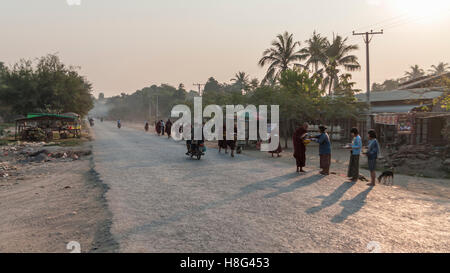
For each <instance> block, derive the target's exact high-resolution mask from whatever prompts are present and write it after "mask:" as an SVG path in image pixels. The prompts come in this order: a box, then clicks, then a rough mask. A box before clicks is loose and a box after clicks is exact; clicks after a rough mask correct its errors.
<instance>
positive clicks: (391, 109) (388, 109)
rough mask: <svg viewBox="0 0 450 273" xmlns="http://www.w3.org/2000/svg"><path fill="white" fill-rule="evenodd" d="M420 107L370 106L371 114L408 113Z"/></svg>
mask: <svg viewBox="0 0 450 273" xmlns="http://www.w3.org/2000/svg"><path fill="white" fill-rule="evenodd" d="M420 106H421V105H391V106H372V108H371V110H372V113H408V112H410V111H411V110H413V109H414V108H416V107H420Z"/></svg>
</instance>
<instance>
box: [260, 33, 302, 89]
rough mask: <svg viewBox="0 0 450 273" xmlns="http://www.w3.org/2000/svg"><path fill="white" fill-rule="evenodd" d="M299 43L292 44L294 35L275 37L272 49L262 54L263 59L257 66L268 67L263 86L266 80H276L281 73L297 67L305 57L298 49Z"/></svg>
mask: <svg viewBox="0 0 450 273" xmlns="http://www.w3.org/2000/svg"><path fill="white" fill-rule="evenodd" d="M299 47H300V42H294V35H293V34H289V33H288V32H284V33H283V34H279V35H277V39H276V40H274V41H273V42H272V47H271V48H268V49H266V50H265V51H264V52H263V57H262V58H261V59H260V60H259V65H260V66H261V67H264V66H265V65H269V68H268V69H267V73H266V76H265V77H264V79H263V81H262V82H263V84H265V83H266V82H267V81H268V80H272V81H273V80H277V79H278V77H279V75H280V74H281V72H284V71H286V70H288V69H289V68H292V67H293V66H294V65H299V63H297V62H299V61H302V60H304V59H305V58H306V57H307V56H306V55H305V54H304V53H302V52H301V50H299V49H298V48H299Z"/></svg>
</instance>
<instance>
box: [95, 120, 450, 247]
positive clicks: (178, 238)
mask: <svg viewBox="0 0 450 273" xmlns="http://www.w3.org/2000/svg"><path fill="white" fill-rule="evenodd" d="M139 127H143V126H139ZM94 130H95V131H96V132H97V133H98V134H97V135H98V137H97V139H96V141H95V142H94V143H93V149H94V162H95V170H96V172H98V174H99V177H100V179H101V180H102V181H103V182H104V183H106V184H107V185H108V186H109V188H110V189H109V190H108V192H107V194H106V197H107V200H108V205H109V208H110V209H111V212H112V213H113V221H112V228H111V233H112V234H113V237H114V239H115V240H116V241H117V242H118V243H119V251H120V252H163V253H166V252H208V253H209V252H283V253H284V252H368V251H370V249H368V245H370V244H373V242H374V241H375V242H378V244H379V246H380V247H381V251H382V252H447V253H448V252H450V243H449V242H450V232H449V230H450V221H449V219H450V201H449V199H448V198H444V197H440V196H435V195H425V194H421V193H417V192H412V191H407V190H405V189H403V188H400V187H398V188H395V187H386V186H377V187H368V186H366V183H365V182H358V183H350V182H347V180H346V179H345V178H344V177H342V176H340V175H331V176H328V177H324V176H321V175H319V174H318V171H317V168H314V167H312V166H313V165H312V164H311V166H310V167H309V169H308V172H307V173H306V174H303V175H299V174H297V173H295V171H294V168H293V165H290V164H286V163H285V162H282V161H281V160H275V159H274V160H272V159H267V158H256V157H254V156H249V155H247V154H243V155H239V156H236V157H235V158H231V157H230V156H226V155H224V154H223V153H222V154H219V153H218V151H217V150H216V149H212V148H210V149H208V151H207V154H206V156H205V157H204V158H202V160H200V161H198V160H192V159H190V158H188V157H186V156H185V155H184V153H185V146H184V143H177V142H174V141H173V140H171V139H167V138H164V137H157V136H155V135H154V134H151V133H145V132H144V131H143V129H142V128H140V129H138V130H135V129H133V128H131V126H127V125H126V124H125V126H124V128H123V129H121V130H119V129H117V128H116V127H115V124H114V123H108V122H105V123H103V124H99V125H98V126H97V125H96V127H95V129H94ZM263 154H264V155H263ZM261 156H262V157H266V156H267V154H265V153H261Z"/></svg>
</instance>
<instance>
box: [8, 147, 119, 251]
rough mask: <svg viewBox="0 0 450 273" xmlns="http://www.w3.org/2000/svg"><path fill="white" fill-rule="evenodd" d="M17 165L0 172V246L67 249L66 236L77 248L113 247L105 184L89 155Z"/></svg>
mask: <svg viewBox="0 0 450 273" xmlns="http://www.w3.org/2000/svg"><path fill="white" fill-rule="evenodd" d="M82 148H83V149H90V148H91V147H90V144H87V145H85V147H82ZM76 149H80V147H77V148H76ZM0 159H1V160H5V158H0ZM17 167H18V170H17V171H16V173H15V174H14V175H13V176H10V177H8V178H0V219H2V221H0V230H1V231H2V232H1V233H0V252H9V253H11V252H26V253H29V252H32V253H33V252H37V253H42V252H45V253H48V252H50V253H68V252H71V250H74V249H73V248H72V249H71V250H68V249H67V244H68V243H69V242H72V241H75V242H78V243H79V244H80V247H81V249H80V251H81V252H112V251H114V249H115V246H116V245H115V242H114V241H113V240H111V236H110V233H109V227H110V224H111V223H110V220H109V219H110V217H111V215H110V213H109V211H108V209H107V206H106V202H105V199H104V198H103V196H104V194H105V192H106V190H107V188H106V187H105V186H104V185H103V184H102V183H101V181H99V180H98V177H97V174H96V173H95V172H94V171H93V161H92V156H88V157H83V158H80V160H77V161H67V162H63V161H53V162H46V163H26V164H19V165H17Z"/></svg>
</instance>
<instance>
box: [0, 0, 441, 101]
mask: <svg viewBox="0 0 450 273" xmlns="http://www.w3.org/2000/svg"><path fill="white" fill-rule="evenodd" d="M72 1H75V0H72ZM0 26H1V28H0V37H1V38H0V61H3V62H5V63H6V64H13V63H14V62H16V61H17V60H19V59H21V58H35V57H39V56H43V55H46V54H48V53H58V55H59V56H60V57H61V59H62V60H63V61H64V62H65V63H67V64H72V65H76V66H81V74H82V75H84V76H86V77H87V78H88V80H89V81H90V82H92V83H93V88H94V93H95V94H98V93H99V92H104V93H105V94H106V95H107V96H111V95H116V94H120V93H121V92H125V93H132V92H134V91H136V90H138V89H141V88H143V87H145V86H150V85H152V84H158V85H159V84H161V83H169V84H172V85H174V86H177V85H178V84H179V83H184V84H185V86H186V88H187V89H196V88H195V87H194V86H192V84H193V83H197V82H201V83H204V82H206V80H207V79H208V78H209V77H210V76H214V77H215V78H216V79H217V80H218V81H219V82H229V80H230V79H231V78H232V77H233V75H234V74H235V73H236V72H237V71H245V72H247V73H249V74H250V75H251V76H252V77H258V78H259V79H261V78H262V77H263V76H264V73H265V69H264V68H260V67H258V65H257V62H258V60H259V58H260V57H261V54H262V52H263V50H264V49H266V48H268V47H269V46H270V42H271V41H272V40H273V39H274V37H275V35H276V34H278V33H281V32H283V31H285V30H287V31H289V32H292V33H294V35H295V38H296V40H299V41H301V42H303V41H304V40H306V39H308V38H309V37H310V36H311V34H312V32H313V31H314V30H317V31H318V32H320V33H322V34H323V35H326V36H328V37H331V36H332V34H333V33H339V34H342V35H346V36H349V40H350V41H351V42H352V43H356V44H359V45H360V50H359V51H358V52H356V54H357V55H358V56H359V58H360V63H361V65H363V70H362V71H361V72H358V73H354V80H355V81H356V82H357V83H358V88H361V89H364V90H365V46H364V43H363V41H362V38H361V37H354V36H352V35H351V32H352V30H357V31H365V30H370V29H374V30H379V29H382V28H383V29H384V30H385V34H384V35H377V36H376V37H374V39H373V40H372V43H371V77H372V82H373V81H376V82H380V81H383V80H384V79H387V78H397V77H400V76H403V74H404V71H405V70H407V69H408V67H409V66H410V65H413V64H419V65H420V66H422V67H423V68H426V69H428V68H429V66H431V65H432V64H437V63H438V62H440V61H444V62H449V63H450V50H449V49H450V35H449V33H450V1H447V0H427V1H421V0H340V1H336V0H315V1H310V0H305V1H303V0H127V1H125V0H81V5H80V6H69V5H68V4H67V0H39V1H36V0H34V1H30V0H0Z"/></svg>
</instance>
